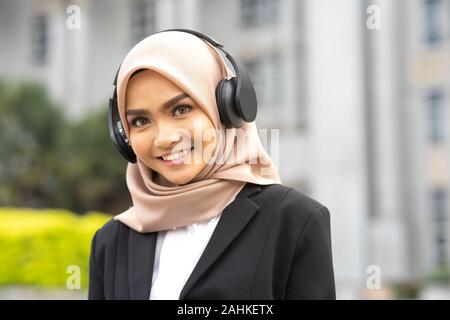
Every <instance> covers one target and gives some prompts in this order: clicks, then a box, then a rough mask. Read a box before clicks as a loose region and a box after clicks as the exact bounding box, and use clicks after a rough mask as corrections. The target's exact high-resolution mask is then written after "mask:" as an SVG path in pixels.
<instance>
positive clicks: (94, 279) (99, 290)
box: [88, 231, 105, 300]
mask: <svg viewBox="0 0 450 320" xmlns="http://www.w3.org/2000/svg"><path fill="white" fill-rule="evenodd" d="M97 234H98V231H97V232H96V233H95V235H94V237H93V238H92V242H91V254H90V258H89V291H88V299H89V300H104V299H105V290H104V284H103V277H102V275H101V274H100V272H99V271H100V270H99V269H98V266H97V261H96V241H97Z"/></svg>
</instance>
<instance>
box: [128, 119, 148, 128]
mask: <svg viewBox="0 0 450 320" xmlns="http://www.w3.org/2000/svg"><path fill="white" fill-rule="evenodd" d="M147 123H148V120H147V119H145V118H136V119H133V120H132V121H131V124H132V125H133V126H135V127H142V126H143V125H146V124H147Z"/></svg>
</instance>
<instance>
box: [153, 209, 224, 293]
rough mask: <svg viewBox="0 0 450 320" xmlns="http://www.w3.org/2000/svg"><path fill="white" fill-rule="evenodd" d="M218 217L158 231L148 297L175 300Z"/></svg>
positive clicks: (209, 236)
mask: <svg viewBox="0 0 450 320" xmlns="http://www.w3.org/2000/svg"><path fill="white" fill-rule="evenodd" d="M221 215H222V213H220V214H219V215H218V216H216V217H214V218H212V219H211V220H209V221H205V222H201V223H194V224H191V225H187V226H184V227H180V228H176V229H175V228H174V229H172V230H165V231H160V232H158V237H157V242H156V252H155V264H154V266H153V278H152V289H151V291H150V300H178V299H179V297H180V293H181V290H182V289H183V287H184V285H185V283H186V281H187V280H188V278H189V276H190V275H191V273H192V270H194V267H195V265H196V264H197V262H198V260H199V259H200V256H201V255H202V253H203V251H204V250H205V247H206V245H207V243H208V241H209V239H210V238H211V235H212V233H213V231H214V229H215V228H216V225H217V223H218V222H219V219H220V216H221Z"/></svg>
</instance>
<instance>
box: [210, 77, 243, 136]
mask: <svg viewBox="0 0 450 320" xmlns="http://www.w3.org/2000/svg"><path fill="white" fill-rule="evenodd" d="M216 103H217V108H218V110H219V116H220V121H221V122H222V124H223V125H224V126H225V127H226V128H239V127H241V126H242V125H243V123H244V121H243V120H242V118H241V117H240V116H239V114H238V112H237V108H236V78H235V77H233V78H231V79H222V80H220V82H219V84H218V85H217V87H216Z"/></svg>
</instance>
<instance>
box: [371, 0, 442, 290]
mask: <svg viewBox="0 0 450 320" xmlns="http://www.w3.org/2000/svg"><path fill="white" fill-rule="evenodd" d="M366 4H367V6H369V5H370V4H375V5H377V6H378V7H379V8H380V9H381V12H382V25H381V29H380V30H376V31H370V30H367V29H366V31H365V34H364V39H365V51H364V52H365V54H364V56H365V63H364V65H365V67H366V69H365V71H366V75H365V82H366V88H367V90H366V94H367V97H366V103H365V107H366V119H367V120H366V123H367V126H366V130H367V154H368V155H369V157H368V168H369V170H368V178H369V179H368V181H369V203H368V205H369V225H370V243H369V247H368V248H370V250H372V257H371V259H372V261H374V263H375V264H377V265H379V266H380V267H381V269H382V270H384V274H385V280H390V281H401V280H408V279H417V278H419V277H423V276H430V275H431V274H432V273H435V272H437V271H439V270H441V272H442V271H444V272H445V270H447V271H446V272H447V273H448V265H449V254H450V247H449V240H450V237H449V236H450V223H449V215H450V207H449V178H450V176H449V174H450V173H449V164H450V161H449V160H450V159H449V155H450V154H449V136H448V128H450V117H449V101H450V100H449V99H450V91H449V90H450V59H449V58H450V23H449V22H450V1H448V0H420V1H418V0H416V1H407V0H406V1H405V0H403V1H385V0H383V1H366ZM443 285H446V286H447V288H448V285H449V284H448V283H444V284H443Z"/></svg>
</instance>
